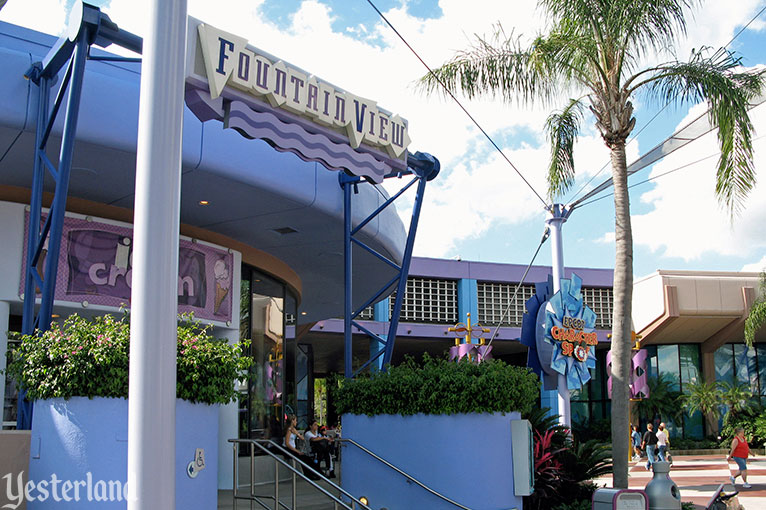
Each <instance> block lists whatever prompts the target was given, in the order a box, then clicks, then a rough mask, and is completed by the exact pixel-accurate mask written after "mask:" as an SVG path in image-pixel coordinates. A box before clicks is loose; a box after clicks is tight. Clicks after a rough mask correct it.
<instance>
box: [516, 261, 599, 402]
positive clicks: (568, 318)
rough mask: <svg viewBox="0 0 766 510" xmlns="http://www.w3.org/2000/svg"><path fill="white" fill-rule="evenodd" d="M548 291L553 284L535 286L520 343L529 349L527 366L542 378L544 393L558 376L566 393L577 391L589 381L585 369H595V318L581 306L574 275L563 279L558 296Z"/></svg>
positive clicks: (588, 310)
mask: <svg viewBox="0 0 766 510" xmlns="http://www.w3.org/2000/svg"><path fill="white" fill-rule="evenodd" d="M551 287H552V281H549V282H548V283H547V285H546V284H539V285H537V286H536V290H537V294H536V295H535V296H532V298H530V299H529V300H528V301H527V303H526V304H527V312H528V317H529V318H527V316H525V321H524V324H523V327H522V343H524V344H525V345H527V346H528V347H530V349H529V354H528V356H529V358H528V362H527V364H528V365H529V366H531V367H532V368H533V369H535V371H536V372H538V373H539V374H540V375H541V376H542V379H543V387H544V389H554V388H555V387H556V380H557V378H558V374H562V375H564V376H566V380H567V387H568V388H569V389H578V388H580V387H582V385H583V384H585V383H586V382H588V381H589V380H590V372H589V370H588V369H590V368H596V354H595V346H596V345H597V344H598V339H597V337H596V332H595V325H596V314H595V312H593V310H591V309H590V308H588V307H587V306H585V304H584V303H583V297H582V292H581V287H582V279H581V278H580V277H579V276H577V275H576V274H572V278H571V280H568V279H565V278H562V279H561V289H560V290H559V292H557V293H555V294H553V295H552V296H550V297H549V292H550V289H551ZM530 319H531V320H530ZM533 321H534V322H533ZM535 358H536V359H535Z"/></svg>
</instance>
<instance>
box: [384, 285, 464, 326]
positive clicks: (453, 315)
mask: <svg viewBox="0 0 766 510" xmlns="http://www.w3.org/2000/svg"><path fill="white" fill-rule="evenodd" d="M395 299H396V293H395V292H394V293H393V294H392V295H391V300H390V302H391V306H390V308H389V316H390V315H391V314H392V313H393V308H394V300H395ZM399 317H400V318H399V320H401V321H403V322H418V323H437V324H455V323H457V322H458V311H457V281H455V280H434V279H430V278H418V277H410V278H407V290H406V292H405V296H404V300H403V302H402V313H401V314H400V316H399Z"/></svg>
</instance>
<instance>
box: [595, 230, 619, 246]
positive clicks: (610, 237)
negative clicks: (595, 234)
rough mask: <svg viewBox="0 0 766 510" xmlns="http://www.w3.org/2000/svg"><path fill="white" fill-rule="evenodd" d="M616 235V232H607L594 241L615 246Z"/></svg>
mask: <svg viewBox="0 0 766 510" xmlns="http://www.w3.org/2000/svg"><path fill="white" fill-rule="evenodd" d="M614 240H615V235H614V232H606V233H604V235H603V236H601V237H599V238H598V239H595V240H594V241H595V242H596V243H598V244H614Z"/></svg>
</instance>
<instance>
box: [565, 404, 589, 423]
mask: <svg viewBox="0 0 766 510" xmlns="http://www.w3.org/2000/svg"><path fill="white" fill-rule="evenodd" d="M570 409H571V412H572V423H591V421H590V412H589V411H588V403H587V402H571V406H570Z"/></svg>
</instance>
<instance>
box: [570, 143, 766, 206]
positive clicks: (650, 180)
mask: <svg viewBox="0 0 766 510" xmlns="http://www.w3.org/2000/svg"><path fill="white" fill-rule="evenodd" d="M765 137H766V135H761V136H758V137H756V138H753V142H756V141H758V140H761V139H762V138H765ZM719 154H720V152H714V153H713V154H709V155H707V156H703V157H701V158H699V159H696V160H694V161H691V162H689V163H685V164H683V165H681V166H678V167H676V168H673V169H672V170H668V171H667V172H662V173H660V174H657V175H653V176H651V177H648V178H647V179H644V180H643V181H639V182H634V183H633V184H631V185H630V186H628V189H630V188H635V187H636V186H640V185H641V184H646V183H648V182H652V181H655V180H657V179H659V178H660V177H664V176H666V175H668V174H672V173H674V172H677V171H679V170H683V169H684V168H688V167H690V166H692V165H696V164H697V163H701V162H703V161H705V160H708V159H710V158H714V157H716V156H718V155H719ZM612 195H614V193H607V194H606V195H602V196H600V197H598V198H594V199H593V200H589V201H587V202H583V203H581V204H579V207H584V206H586V205H590V204H592V203H594V202H598V201H599V200H602V199H604V198H608V197H611V196H612Z"/></svg>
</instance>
